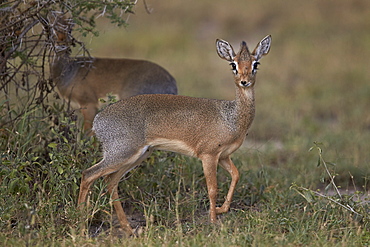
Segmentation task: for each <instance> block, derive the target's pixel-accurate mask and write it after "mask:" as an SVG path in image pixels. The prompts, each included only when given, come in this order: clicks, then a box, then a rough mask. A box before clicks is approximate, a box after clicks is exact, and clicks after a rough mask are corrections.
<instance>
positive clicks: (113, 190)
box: [106, 149, 152, 236]
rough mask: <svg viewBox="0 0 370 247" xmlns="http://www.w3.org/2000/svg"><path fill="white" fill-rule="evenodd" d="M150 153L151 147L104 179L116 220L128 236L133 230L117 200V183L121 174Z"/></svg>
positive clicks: (132, 233)
mask: <svg viewBox="0 0 370 247" xmlns="http://www.w3.org/2000/svg"><path fill="white" fill-rule="evenodd" d="M151 153H152V149H148V150H147V151H145V153H144V154H143V155H142V156H141V157H139V159H138V160H137V161H135V162H134V163H133V164H131V165H130V164H124V165H122V166H121V167H122V168H121V169H120V170H119V171H118V172H116V173H113V174H110V175H108V177H107V178H106V181H107V182H108V192H109V194H111V198H112V201H113V206H114V209H115V210H116V214H117V218H118V221H119V223H120V225H121V227H122V229H123V230H124V231H125V232H126V233H127V234H128V236H134V235H135V233H134V230H133V229H132V228H131V226H130V223H129V222H128V220H127V216H126V214H125V212H124V210H123V208H122V204H121V202H120V201H119V200H118V199H119V195H118V183H119V181H120V179H121V177H122V176H123V175H125V174H126V173H127V172H128V171H129V170H131V169H133V168H134V167H136V166H138V165H139V164H140V163H141V162H142V161H143V160H144V159H146V158H147V157H148V156H149V155H150V154H151Z"/></svg>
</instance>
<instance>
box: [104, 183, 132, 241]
mask: <svg viewBox="0 0 370 247" xmlns="http://www.w3.org/2000/svg"><path fill="white" fill-rule="evenodd" d="M108 192H109V193H110V194H111V197H112V201H113V206H114V209H115V210H116V214H117V218H118V221H119V223H120V225H121V227H122V229H123V230H124V231H125V232H126V233H127V235H128V236H133V235H134V230H133V229H132V228H131V226H130V223H129V222H128V220H127V217H126V214H125V212H124V211H123V208H122V204H121V201H119V200H118V199H119V196H118V182H117V183H114V184H113V183H112V184H111V183H109V187H108Z"/></svg>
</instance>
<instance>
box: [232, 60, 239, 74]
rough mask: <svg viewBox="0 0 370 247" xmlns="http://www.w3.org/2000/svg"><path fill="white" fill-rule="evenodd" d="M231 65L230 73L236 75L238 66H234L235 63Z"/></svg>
mask: <svg viewBox="0 0 370 247" xmlns="http://www.w3.org/2000/svg"><path fill="white" fill-rule="evenodd" d="M230 65H231V69H232V71H233V72H234V74H235V75H236V74H238V66H237V65H236V63H230Z"/></svg>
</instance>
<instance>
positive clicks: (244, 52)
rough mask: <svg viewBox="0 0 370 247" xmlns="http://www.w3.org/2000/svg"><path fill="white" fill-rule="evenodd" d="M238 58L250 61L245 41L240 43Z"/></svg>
mask: <svg viewBox="0 0 370 247" xmlns="http://www.w3.org/2000/svg"><path fill="white" fill-rule="evenodd" d="M238 55H239V58H240V59H242V60H250V59H251V53H250V51H249V49H248V46H247V43H246V42H245V41H242V42H241V43H240V51H239V54H238Z"/></svg>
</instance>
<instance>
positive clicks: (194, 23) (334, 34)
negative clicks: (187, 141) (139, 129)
mask: <svg viewBox="0 0 370 247" xmlns="http://www.w3.org/2000/svg"><path fill="white" fill-rule="evenodd" d="M147 3H149V4H150V6H151V7H152V8H154V10H153V12H152V14H150V15H148V14H146V13H145V10H144V8H143V6H142V2H139V6H138V7H137V9H136V10H137V11H136V12H137V13H136V14H135V15H133V16H131V17H130V25H129V26H128V28H126V29H116V28H113V27H112V26H110V25H109V24H108V23H106V22H105V21H101V22H100V24H99V28H100V37H98V38H94V39H92V40H86V41H87V46H88V47H91V49H92V50H91V51H92V55H94V56H101V57H130V58H140V59H148V60H151V61H154V62H156V63H158V64H160V65H162V66H163V67H165V68H166V69H167V70H168V71H170V72H171V74H173V75H174V77H175V78H176V79H177V81H178V86H179V89H180V90H179V91H180V94H183V95H190V96H196V97H210V98H218V99H232V98H233V97H234V88H233V82H232V75H231V72H230V71H229V70H230V69H229V66H228V64H227V63H225V62H224V61H222V60H221V59H219V57H218V56H217V54H216V51H215V45H214V43H215V40H216V38H221V39H225V40H227V41H229V42H230V43H231V44H232V45H233V46H234V48H235V49H238V46H239V42H240V41H242V40H245V41H247V43H248V44H249V46H250V48H251V49H253V48H254V46H255V45H256V43H257V42H258V41H259V40H260V39H262V38H263V37H265V36H266V35H267V34H271V35H272V39H273V41H272V47H271V52H270V54H269V55H268V56H266V57H265V58H263V60H262V64H261V66H260V68H261V69H260V71H259V72H258V79H257V84H256V107H257V112H256V119H255V121H254V123H253V125H252V128H251V130H250V133H249V136H248V138H247V141H246V143H245V145H244V146H243V147H242V148H241V149H240V150H238V151H237V152H236V153H235V154H234V155H233V160H234V162H235V164H236V166H237V167H238V168H239V170H240V172H241V180H240V182H239V183H238V185H237V188H236V191H235V196H234V199H233V203H232V205H231V210H230V212H229V213H227V214H224V215H222V216H220V217H219V222H218V224H216V225H211V224H209V223H208V196H207V192H206V186H205V181H204V176H203V173H202V166H201V164H200V162H199V161H198V160H196V159H191V158H188V157H184V156H179V155H174V154H171V153H160V152H156V153H155V154H153V156H152V157H151V158H150V159H149V160H148V161H147V162H145V163H143V165H142V166H140V167H139V168H138V169H136V170H134V171H132V172H131V173H130V174H128V176H127V178H126V179H124V180H123V181H122V182H121V183H120V196H121V198H122V202H123V205H124V207H125V211H126V212H127V213H128V214H129V215H130V216H131V217H132V219H133V224H134V225H135V226H140V227H141V228H142V230H143V233H142V234H141V236H140V237H139V238H137V239H132V238H131V239H126V238H120V235H121V234H120V231H119V229H117V221H116V219H115V216H114V213H113V210H112V208H111V205H110V201H109V197H108V196H107V195H105V187H104V181H103V180H99V181H97V182H96V183H95V184H94V186H93V190H92V193H91V199H90V202H91V207H90V211H89V212H88V215H87V217H85V216H83V215H81V214H80V213H79V212H78V210H77V208H76V203H77V196H78V186H79V182H80V177H81V171H82V170H83V169H86V168H88V167H90V166H91V165H93V164H95V163H96V162H98V161H99V160H100V159H101V152H100V150H99V148H98V146H97V145H95V146H94V145H92V143H94V142H95V140H94V139H91V140H90V139H85V138H83V136H82V134H81V133H80V128H79V127H78V125H77V124H76V123H75V121H74V117H73V116H72V117H71V116H70V115H69V114H64V113H61V112H60V110H59V109H60V106H58V105H53V106H51V108H50V114H51V115H52V116H53V122H55V123H58V124H57V125H51V123H50V118H49V117H48V116H44V114H42V113H41V110H40V109H38V108H36V109H34V110H32V111H29V112H27V113H26V114H24V115H23V116H22V117H21V118H19V119H18V120H17V121H15V122H14V123H12V124H11V125H4V126H3V127H2V128H1V129H0V152H1V165H0V166H1V167H0V168H1V171H0V195H1V196H0V227H1V229H2V231H1V233H0V243H1V244H0V245H2V246H28V245H33V246H45V245H46V246H95V245H99V246H121V245H128V246H173V245H183V246H204V245H207V246H271V245H277V246H368V245H369V243H370V234H369V216H368V214H369V193H368V189H369V176H370V174H369V171H370V170H369V165H370V164H369V163H370V153H369V151H368V150H370V142H369V140H370V113H369V110H368V108H369V106H370V84H369V83H368V82H369V81H370V71H369V70H368V57H369V56H370V46H369V42H370V35H369V33H368V32H367V30H369V28H370V15H369V11H368V9H370V2H366V1H346V0H338V1H336V2H335V4H334V3H333V2H330V1H329V2H328V1H318V0H316V1H307V2H302V1H300V2H297V1H293V0H288V1H284V2H277V1H273V0H267V1H261V2H259V1H254V2H251V1H232V2H222V1H220V2H217V3H216V2H214V1H211V0H205V1H198V2H192V3H188V2H183V1H171V2H164V1H158V0H153V1H150V2H148V1H147ZM90 41H91V42H90ZM2 100H3V98H0V102H1V103H0V112H2V113H3V112H6V109H5V104H4V103H3V101H2ZM17 109H18V107H17V105H12V114H14V115H16V113H17V111H18V110H17ZM0 117H1V119H0V123H3V122H4V121H5V120H6V115H5V114H2V115H1V116H0ZM56 120H58V121H56ZM314 142H318V143H321V144H319V147H320V148H321V149H322V153H319V152H318V149H317V147H316V146H315V145H314ZM311 147H314V148H313V149H312V150H311V151H309V150H310V148H311ZM319 158H321V162H320V165H319V166H318V159H319ZM323 161H325V164H326V165H327V168H328V169H329V173H328V172H327V171H326V170H325V166H324V164H323ZM329 174H330V175H332V176H334V182H335V185H336V186H338V187H339V191H340V196H339V195H338V194H336V193H335V189H334V185H333V184H331V183H330V177H329ZM218 179H219V183H218V185H219V197H218V198H219V200H218V203H219V204H222V202H223V197H224V196H225V194H226V192H227V189H228V186H229V183H230V177H229V176H228V174H227V173H226V172H224V171H223V170H222V169H221V168H220V169H219V172H218ZM317 193H320V194H317ZM349 207H350V208H349ZM350 209H353V211H355V212H356V213H354V212H352V211H351V210H350ZM81 224H86V225H87V226H88V227H89V229H90V237H87V236H82V235H81V234H80V231H79V230H80V227H81Z"/></svg>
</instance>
